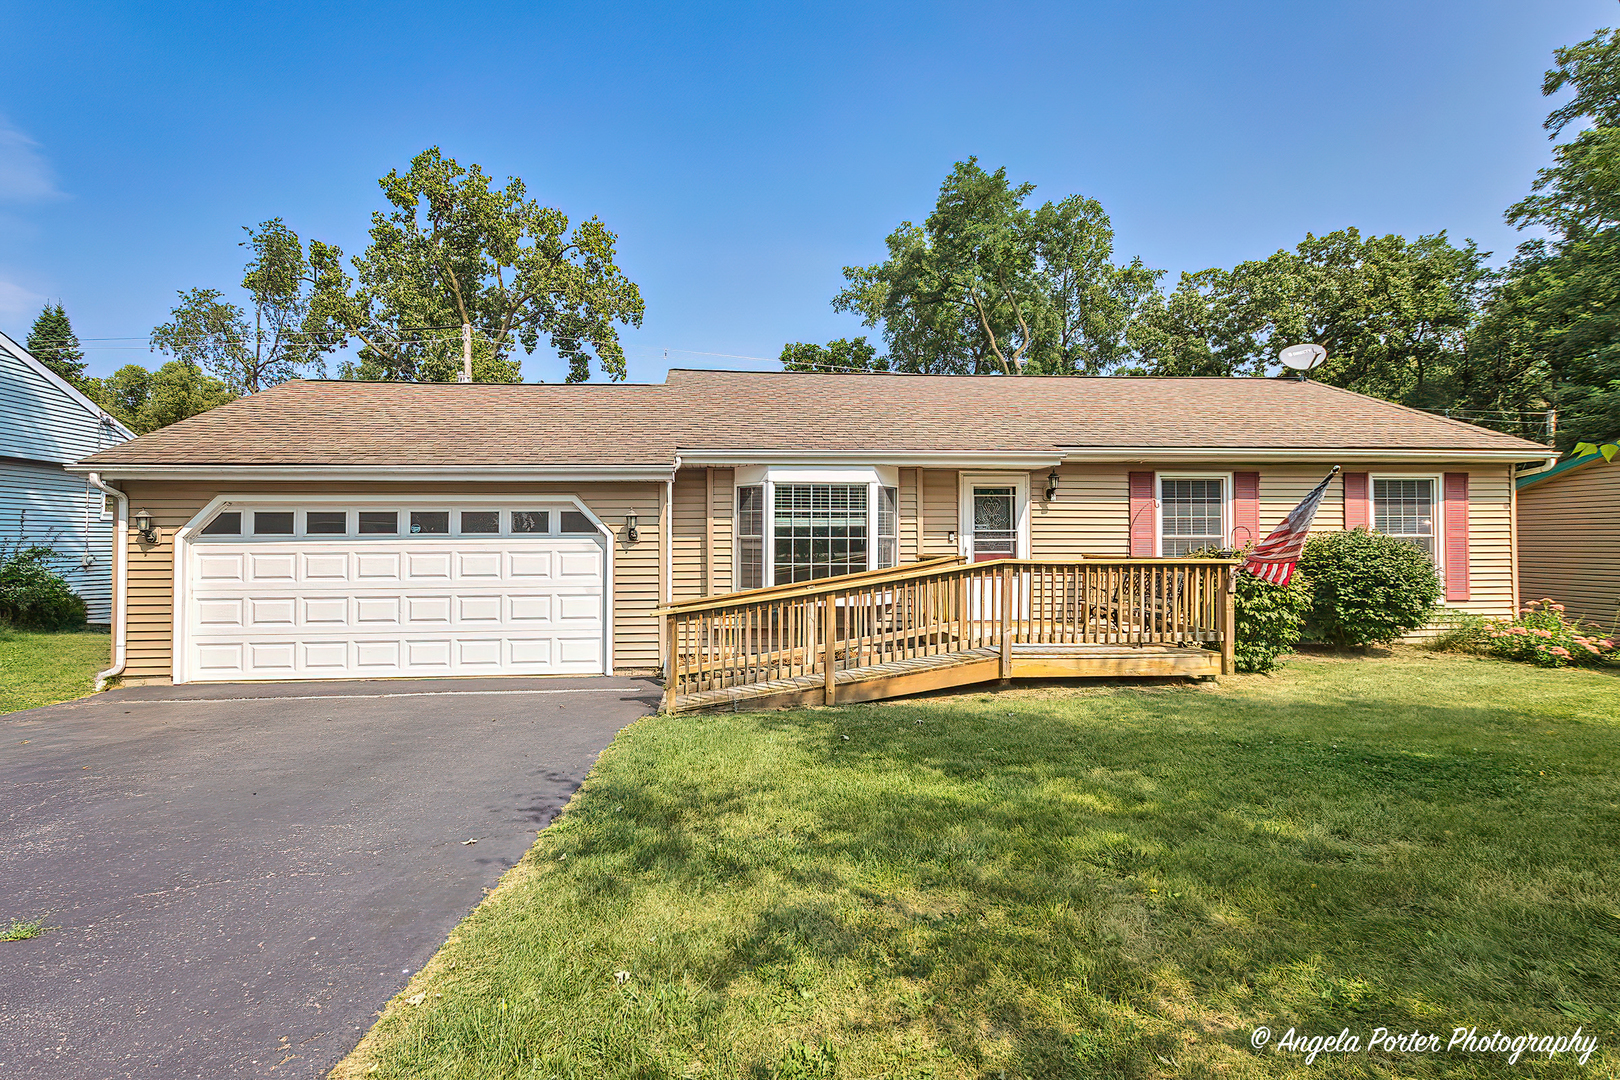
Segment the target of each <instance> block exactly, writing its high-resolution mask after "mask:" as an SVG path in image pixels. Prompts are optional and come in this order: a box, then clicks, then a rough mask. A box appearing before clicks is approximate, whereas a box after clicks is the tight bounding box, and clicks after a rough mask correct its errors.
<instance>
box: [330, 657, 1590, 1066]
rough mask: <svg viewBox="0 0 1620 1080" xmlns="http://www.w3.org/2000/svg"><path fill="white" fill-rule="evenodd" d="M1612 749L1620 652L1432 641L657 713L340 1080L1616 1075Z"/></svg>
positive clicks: (623, 740) (610, 757)
mask: <svg viewBox="0 0 1620 1080" xmlns="http://www.w3.org/2000/svg"><path fill="white" fill-rule="evenodd" d="M1617 762H1620V678H1617V677H1616V674H1614V673H1613V672H1612V671H1598V672H1583V671H1570V670H1563V671H1544V670H1538V669H1535V668H1531V667H1527V666H1519V665H1508V664H1504V663H1500V662H1495V661H1489V660H1482V659H1474V658H1467V657H1457V656H1441V655H1432V654H1425V653H1420V652H1415V651H1413V652H1402V653H1401V654H1400V655H1398V656H1396V657H1393V658H1384V659H1372V660H1361V659H1335V658H1326V657H1302V658H1298V659H1295V660H1293V661H1291V662H1290V663H1289V665H1288V666H1287V667H1286V668H1285V669H1284V670H1283V671H1282V672H1281V673H1280V674H1278V675H1276V676H1273V677H1266V676H1245V677H1238V678H1233V679H1227V680H1223V685H1221V686H1219V687H1215V686H1163V685H1158V686H1138V687H1118V686H1115V687H1096V686H1093V687H1086V688H1075V687H1072V686H1071V687H1062V688H1030V689H1013V690H1010V691H1006V692H1001V693H978V694H971V695H963V696H959V697H954V698H948V697H940V698H934V699H930V700H925V701H912V702H900V703H889V704H881V705H870V706H853V707H848V708H840V709H833V710H823V709H816V710H800V711H793V712H782V713H773V714H739V715H713V716H688V717H681V718H673V719H672V718H661V717H655V718H649V719H646V720H643V721H641V722H639V723H637V724H636V725H634V726H632V727H631V728H629V729H627V730H626V731H625V732H624V733H623V734H622V735H620V737H619V738H618V740H617V741H616V742H615V743H614V744H613V745H612V746H611V747H610V748H609V749H608V751H607V752H606V753H604V754H603V755H602V758H601V760H600V761H599V763H598V764H597V766H596V769H595V770H594V772H593V773H592V774H591V776H590V778H589V779H588V780H587V782H586V785H585V787H584V789H583V790H582V791H581V792H580V794H579V795H578V797H577V798H576V799H575V800H574V802H573V803H572V804H571V805H570V807H569V809H568V811H567V812H566V814H565V815H564V816H563V817H562V818H561V819H560V820H559V821H558V823H557V824H556V825H554V826H553V827H551V828H549V829H547V830H546V831H545V832H543V833H542V834H541V836H540V839H539V842H538V843H537V844H536V845H535V847H534V849H533V851H532V852H531V853H530V855H529V856H528V858H527V859H525V860H524V862H522V863H521V864H520V865H519V866H518V867H517V868H515V869H514V870H512V871H511V872H510V873H509V874H508V875H507V876H506V878H505V879H504V881H503V883H502V885H501V887H500V888H499V889H497V890H496V891H495V892H494V893H492V894H491V895H490V896H489V897H488V899H487V900H486V902H485V903H484V904H483V905H482V906H481V907H479V908H478V910H476V911H475V912H474V913H473V914H472V915H471V916H470V917H469V918H468V919H467V920H466V922H464V923H463V924H462V925H461V926H460V927H459V928H458V929H457V931H456V932H455V934H454V935H452V937H451V939H450V941H449V942H448V944H447V945H446V946H445V947H444V948H443V949H442V950H441V951H440V953H439V954H438V956H437V957H435V959H434V960H433V962H432V963H431V964H430V965H429V966H428V967H427V968H426V969H425V970H424V971H423V972H421V973H420V974H419V975H418V976H417V977H416V978H415V979H413V980H412V982H411V984H410V986H409V987H408V988H407V989H406V990H405V991H404V992H403V993H402V994H401V995H400V996H399V997H398V998H396V999H395V1000H394V1002H393V1003H392V1004H391V1005H390V1006H389V1007H388V1009H387V1011H386V1013H385V1015H384V1017H383V1019H382V1020H381V1021H380V1022H379V1023H378V1025H377V1027H376V1028H375V1029H373V1031H372V1033H371V1034H370V1035H369V1036H368V1037H367V1039H366V1041H365V1042H364V1043H363V1044H362V1045H361V1046H360V1048H359V1049H358V1050H357V1051H356V1052H355V1054H354V1055H351V1057H350V1058H349V1059H348V1060H347V1061H346V1062H345V1063H344V1064H343V1065H342V1066H340V1067H339V1070H338V1072H337V1074H336V1075H339V1076H350V1077H361V1076H364V1077H378V1078H382V1077H407V1076H408V1077H468V1078H471V1077H479V1078H484V1077H552V1076H557V1077H582V1078H583V1077H624V1078H631V1077H636V1078H644V1077H648V1078H650V1077H698V1076H702V1077H728V1078H729V1077H737V1078H745V1077H746V1078H771V1077H822V1076H840V1077H933V1078H939V1080H944V1078H962V1080H990V1078H1001V1077H1009V1078H1011V1077H1023V1078H1030V1080H1039V1078H1048V1077H1076V1078H1090V1077H1151V1076H1216V1075H1219V1076H1226V1077H1247V1076H1301V1077H1305V1076H1309V1077H1335V1076H1367V1075H1374V1076H1402V1077H1406V1076H1485V1075H1513V1076H1521V1075H1526V1074H1530V1075H1536V1076H1543V1077H1545V1076H1575V1075H1580V1076H1590V1075H1614V1074H1615V1073H1616V1071H1617V1067H1620V1015H1617V1011H1616V1010H1617V1009H1620V814H1617V811H1620V778H1617V776H1616V769H1615V765H1616V763H1617ZM1261 1024H1264V1025H1267V1026H1269V1027H1270V1028H1272V1029H1273V1030H1274V1031H1275V1032H1276V1033H1277V1034H1278V1035H1279V1036H1280V1035H1281V1034H1282V1033H1283V1032H1285V1031H1286V1030H1287V1029H1288V1028H1289V1027H1290V1026H1296V1027H1298V1028H1300V1029H1302V1030H1308V1031H1310V1032H1314V1033H1324V1034H1337V1033H1338V1032H1339V1031H1340V1029H1341V1028H1350V1029H1352V1031H1353V1032H1361V1033H1363V1034H1364V1035H1365V1033H1368V1032H1370V1031H1371V1030H1372V1029H1373V1028H1375V1027H1377V1026H1383V1027H1387V1028H1389V1029H1392V1030H1395V1031H1401V1030H1412V1029H1421V1030H1423V1031H1432V1032H1435V1033H1440V1034H1442V1035H1444V1036H1445V1038H1446V1039H1447V1040H1449V1038H1450V1034H1451V1031H1452V1029H1453V1028H1454V1027H1457V1026H1459V1025H1470V1026H1471V1025H1476V1024H1477V1025H1479V1026H1480V1027H1481V1028H1482V1029H1483V1030H1482V1032H1481V1034H1484V1035H1487V1036H1488V1035H1489V1034H1491V1033H1492V1032H1493V1031H1494V1030H1495V1029H1496V1028H1498V1027H1500V1028H1502V1029H1503V1031H1505V1032H1519V1031H1524V1030H1530V1031H1535V1032H1537V1033H1552V1034H1568V1033H1572V1032H1573V1031H1574V1030H1575V1029H1576V1027H1577V1026H1579V1027H1581V1028H1582V1029H1583V1030H1584V1032H1586V1033H1589V1034H1590V1033H1595V1034H1597V1035H1598V1037H1599V1040H1600V1044H1599V1049H1598V1050H1597V1052H1596V1054H1595V1055H1593V1057H1592V1058H1591V1060H1590V1062H1589V1063H1588V1065H1587V1066H1586V1067H1585V1068H1582V1067H1581V1066H1580V1065H1578V1064H1577V1063H1576V1062H1575V1061H1574V1060H1572V1059H1571V1058H1570V1057H1568V1056H1565V1057H1560V1058H1557V1059H1555V1060H1554V1061H1552V1063H1551V1064H1548V1063H1547V1061H1546V1058H1545V1057H1543V1058H1542V1059H1541V1061H1540V1063H1539V1064H1532V1063H1530V1062H1529V1061H1528V1060H1527V1059H1521V1060H1520V1062H1519V1063H1518V1064H1517V1065H1516V1066H1514V1065H1509V1064H1507V1062H1506V1061H1505V1060H1504V1058H1503V1056H1501V1055H1497V1056H1482V1055H1479V1054H1474V1055H1462V1054H1460V1053H1458V1054H1445V1053H1439V1054H1423V1055H1412V1054H1406V1055H1401V1054H1390V1053H1378V1054H1372V1055H1369V1054H1366V1053H1362V1054H1356V1055H1350V1056H1345V1055H1324V1056H1322V1057H1318V1058H1317V1059H1316V1060H1315V1062H1314V1063H1313V1064H1310V1065H1307V1064H1306V1063H1305V1061H1304V1059H1303V1056H1301V1055H1278V1054H1275V1053H1272V1052H1265V1053H1256V1052H1254V1051H1253V1050H1251V1049H1250V1048H1249V1041H1250V1032H1251V1030H1252V1029H1253V1028H1254V1027H1255V1026H1256V1025H1261Z"/></svg>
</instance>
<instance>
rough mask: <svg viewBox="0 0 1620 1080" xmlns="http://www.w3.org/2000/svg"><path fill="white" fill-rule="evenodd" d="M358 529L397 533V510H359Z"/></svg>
mask: <svg viewBox="0 0 1620 1080" xmlns="http://www.w3.org/2000/svg"><path fill="white" fill-rule="evenodd" d="M360 531H361V532H362V533H397V532H399V512H398V511H396V510H362V511H360Z"/></svg>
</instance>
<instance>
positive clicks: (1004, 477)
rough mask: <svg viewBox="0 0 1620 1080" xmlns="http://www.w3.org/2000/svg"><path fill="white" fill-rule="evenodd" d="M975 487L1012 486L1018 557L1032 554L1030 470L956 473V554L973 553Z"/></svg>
mask: <svg viewBox="0 0 1620 1080" xmlns="http://www.w3.org/2000/svg"><path fill="white" fill-rule="evenodd" d="M975 487H1010V488H1012V489H1013V520H1014V521H1015V522H1016V523H1017V525H1016V528H1017V530H1018V558H1020V559H1027V558H1029V557H1030V554H1029V517H1030V515H1029V473H1027V472H965V473H958V474H957V487H956V528H957V531H956V553H957V554H958V555H961V556H963V557H965V558H971V557H972V555H973V489H974V488H975Z"/></svg>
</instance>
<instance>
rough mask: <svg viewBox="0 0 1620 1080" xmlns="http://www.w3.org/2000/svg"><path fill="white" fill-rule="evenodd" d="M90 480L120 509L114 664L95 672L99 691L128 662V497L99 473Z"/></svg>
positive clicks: (115, 542)
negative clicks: (111, 498) (110, 497)
mask: <svg viewBox="0 0 1620 1080" xmlns="http://www.w3.org/2000/svg"><path fill="white" fill-rule="evenodd" d="M89 479H90V486H91V487H95V488H100V489H101V490H102V491H103V492H105V493H106V494H108V495H111V496H112V497H113V498H115V499H117V500H118V510H117V512H116V513H115V514H114V516H113V611H112V634H113V652H112V667H110V668H108V669H107V670H106V671H98V672H96V691H97V692H98V693H99V692H100V691H101V690H102V688H103V687H105V686H106V685H107V680H108V679H112V678H115V677H117V676H119V675H122V674H123V673H124V666H125V664H126V663H127V662H128V661H127V659H126V653H127V651H128V645H127V642H128V634H129V631H128V627H127V625H126V624H127V623H128V622H129V618H128V610H129V573H128V569H129V496H128V495H125V494H124V493H123V492H122V491H119V490H118V489H117V488H115V487H110V486H109V485H107V484H105V483H103V482H102V479H101V476H100V474H99V473H91V474H90V477H89Z"/></svg>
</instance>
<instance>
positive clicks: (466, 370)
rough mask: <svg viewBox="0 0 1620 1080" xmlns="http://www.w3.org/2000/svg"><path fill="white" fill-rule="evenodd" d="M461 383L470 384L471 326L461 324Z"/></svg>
mask: <svg viewBox="0 0 1620 1080" xmlns="http://www.w3.org/2000/svg"><path fill="white" fill-rule="evenodd" d="M461 381H462V382H472V324H471V323H462V324H461Z"/></svg>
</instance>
